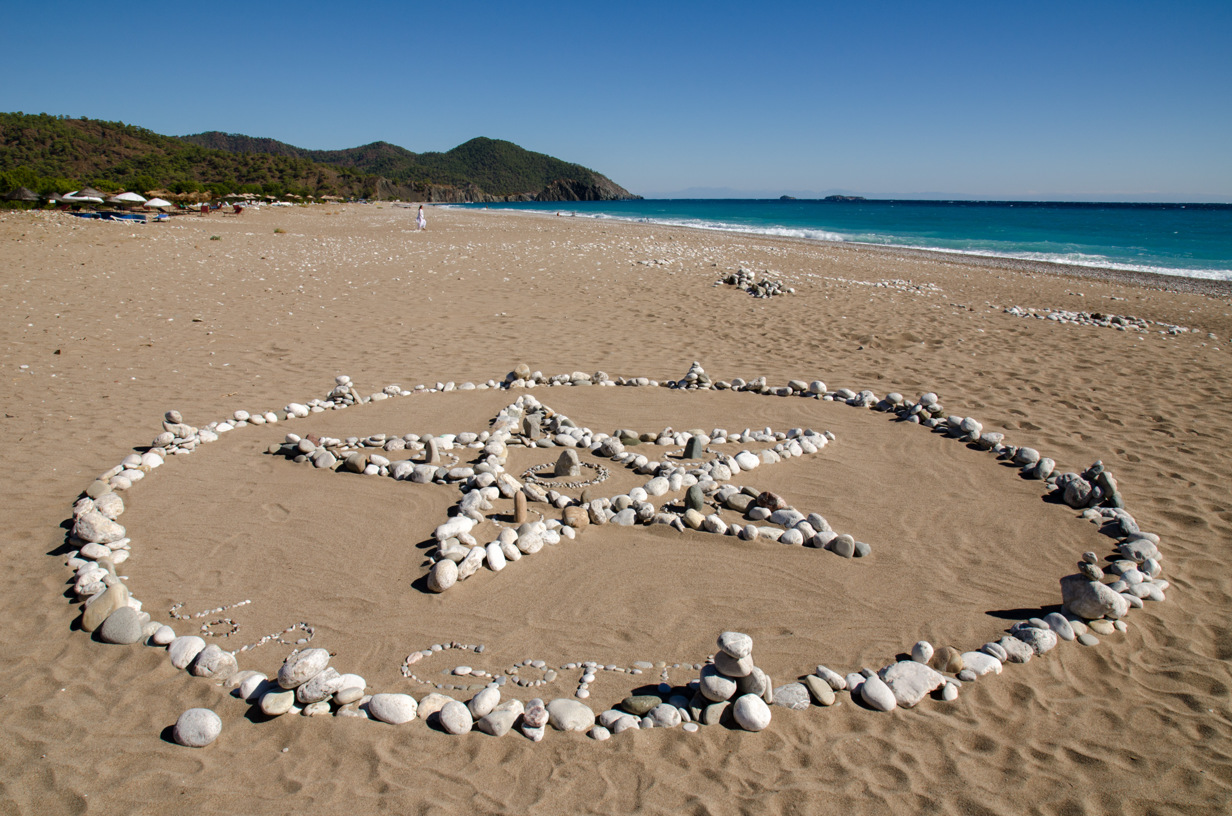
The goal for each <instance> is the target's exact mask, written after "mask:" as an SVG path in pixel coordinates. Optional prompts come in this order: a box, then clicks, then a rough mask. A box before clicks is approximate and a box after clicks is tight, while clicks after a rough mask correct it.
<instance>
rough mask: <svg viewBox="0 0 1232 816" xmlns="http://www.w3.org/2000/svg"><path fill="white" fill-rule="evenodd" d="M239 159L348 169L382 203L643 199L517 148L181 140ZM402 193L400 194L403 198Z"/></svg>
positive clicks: (204, 136)
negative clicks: (368, 178) (420, 198)
mask: <svg viewBox="0 0 1232 816" xmlns="http://www.w3.org/2000/svg"><path fill="white" fill-rule="evenodd" d="M180 138H181V139H182V140H184V141H186V142H189V143H191V144H195V145H199V146H201V147H207V148H210V149H215V150H222V151H225V152H227V153H233V154H246V153H252V154H265V155H275V156H290V157H294V158H298V159H306V160H308V161H313V162H317V163H319V164H327V165H331V166H334V167H347V168H352V169H354V170H357V171H359V172H361V173H365V174H369V175H374V176H377V177H379V178H380V179H382V180H383V181H382V183H381V185H380V189H381V190H383V191H385V192H384V194H379V197H381V198H388V197H396V198H413V197H414V196H415V195H416V194H417V193H426V194H427V197H428V200H432V201H441V200H449V201H463V200H465V201H518V200H522V201H610V200H615V199H630V198H637V196H634V195H633V194H632V193H630V192H629V191H628V190H626V189H624V188H623V187H621V186H620V185H618V184H616V183H615V182H613V181H612V180H611V179H609V178H608V177H607V176H604V175H602V174H601V173H597V172H595V171H594V170H591V169H589V168H586V167H583V166H581V165H580V164H572V163H570V162H566V161H562V160H560V159H557V158H553V157H552V156H548V155H545V154H543V153H535V152H532V151H530V150H526V149H524V148H521V147H519V146H518V145H516V144H514V143H512V142H506V141H502V140H500V139H489V138H485V137H478V138H475V139H471V140H470V141H468V142H465V143H463V144H460V145H458V146H457V147H455V148H454V149H453V150H450V151H447V152H445V153H436V152H429V153H413V152H411V151H410V150H407V149H406V148H404V147H399V146H398V145H394V144H390V143H389V142H372V143H371V144H366V145H361V146H359V147H352V148H347V149H345V150H307V149H304V148H300V147H295V146H294V145H289V144H286V143H284V142H280V141H278V140H276V139H264V138H254V137H251V136H243V135H240V134H230V133H220V132H218V131H211V132H207V133H198V134H194V135H191V136H181V137H180ZM398 193H401V195H399V194H398Z"/></svg>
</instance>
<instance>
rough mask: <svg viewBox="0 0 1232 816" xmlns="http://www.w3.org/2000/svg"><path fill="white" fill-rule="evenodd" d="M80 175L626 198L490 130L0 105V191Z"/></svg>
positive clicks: (120, 183) (302, 187)
mask: <svg viewBox="0 0 1232 816" xmlns="http://www.w3.org/2000/svg"><path fill="white" fill-rule="evenodd" d="M85 185H89V186H92V187H97V188H98V189H101V190H104V191H108V192H111V191H119V190H135V191H138V192H148V191H150V190H168V191H170V192H173V193H188V192H199V191H205V192H209V193H211V194H213V195H218V196H221V195H227V194H230V193H255V194H260V195H276V196H282V195H286V194H297V195H301V196H308V195H315V196H322V195H340V196H345V197H351V196H358V197H366V198H374V197H382V198H402V199H406V200H427V201H462V200H478V201H491V200H505V199H514V198H516V199H524V200H532V199H540V200H560V199H565V200H576V199H588V200H589V199H609V198H630V197H632V196H631V195H630V193H629V192H628V191H627V190H625V189H624V188H622V187H620V186H618V185H616V184H614V183H613V182H612V181H611V180H609V179H607V178H606V177H604V176H602V175H600V174H598V173H595V172H594V171H591V170H588V169H587V168H585V167H582V166H581V165H577V164H570V163H568V162H563V161H561V160H559V159H555V158H552V157H551V156H546V155H544V154H541V153H533V152H531V151H528V150H524V149H522V148H521V147H518V146H517V145H515V144H513V143H511V142H503V141H499V140H495V139H484V138H480V139H472V140H471V141H469V142H467V143H465V144H463V145H459V146H458V147H455V148H454V149H453V150H450V151H448V152H445V153H419V154H417V153H412V152H411V151H409V150H406V149H405V148H401V147H398V146H397V145H393V144H389V143H387V142H373V143H372V144H369V145H364V146H362V147H355V148H349V149H347V150H305V149H303V148H298V147H294V146H292V145H288V144H285V143H283V142H279V141H276V140H274V139H262V138H253V137H250V136H242V135H237V134H225V133H219V132H209V133H201V134H196V135H193V136H184V137H175V136H164V135H161V134H158V133H154V132H153V131H150V130H146V129H145V128H141V127H137V126H135V125H126V124H124V123H122V122H104V121H99V120H91V119H70V118H67V117H62V116H49V115H47V114H23V113H0V193H4V192H7V191H9V190H11V189H14V188H16V187H19V186H24V187H29V188H30V189H32V190H34V191H35V192H38V193H40V194H47V193H53V192H59V193H64V192H69V191H70V190H74V189H78V188H80V187H82V186H85Z"/></svg>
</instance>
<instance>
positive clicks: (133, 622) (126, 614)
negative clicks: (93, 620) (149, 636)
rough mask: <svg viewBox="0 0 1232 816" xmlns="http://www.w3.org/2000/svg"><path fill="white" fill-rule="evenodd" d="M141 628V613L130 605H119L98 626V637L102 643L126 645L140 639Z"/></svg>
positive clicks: (142, 623) (142, 624) (142, 622)
mask: <svg viewBox="0 0 1232 816" xmlns="http://www.w3.org/2000/svg"><path fill="white" fill-rule="evenodd" d="M143 628H144V621H143V620H142V618H141V613H139V612H138V611H137V610H136V609H133V608H132V607H131V606H121V607H120V608H119V609H117V610H116V611H114V612H112V613H111V614H110V615H108V616H107V618H106V620H104V621H103V624H102V626H99V627H98V637H99V640H102V641H103V642H104V643H118V644H122V645H128V644H131V643H136V642H138V641H139V640H141V639H142V631H143Z"/></svg>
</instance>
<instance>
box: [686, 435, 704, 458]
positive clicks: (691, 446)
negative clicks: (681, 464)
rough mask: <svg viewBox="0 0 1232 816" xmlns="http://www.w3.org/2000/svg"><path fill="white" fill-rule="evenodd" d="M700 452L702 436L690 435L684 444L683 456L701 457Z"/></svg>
mask: <svg viewBox="0 0 1232 816" xmlns="http://www.w3.org/2000/svg"><path fill="white" fill-rule="evenodd" d="M702 453H703V451H702V438H701V437H700V436H690V437H689V441H688V442H686V443H685V446H684V458H685V459H701V458H702Z"/></svg>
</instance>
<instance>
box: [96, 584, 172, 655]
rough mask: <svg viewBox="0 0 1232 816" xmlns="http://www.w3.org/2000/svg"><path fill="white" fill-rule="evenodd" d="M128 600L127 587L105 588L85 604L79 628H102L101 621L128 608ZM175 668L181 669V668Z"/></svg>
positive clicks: (114, 586) (112, 586)
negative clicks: (125, 607) (119, 610)
mask: <svg viewBox="0 0 1232 816" xmlns="http://www.w3.org/2000/svg"><path fill="white" fill-rule="evenodd" d="M109 580H110V579H109ZM129 598H130V596H129V594H128V587H126V586H124V585H123V584H121V583H115V584H112V585H111V586H109V587H107V589H105V590H103V592H102V594H100V595H98V596H97V597H96V598H94V600H92V601H90V602H88V603H87V604H86V608H85V611H84V612H82V613H81V628H82V629H83V630H85V631H87V632H93V631H94V630H95V629H97V628H98V627H100V626H102V625H103V621H105V620H107V618H109V617H110V616H111V614H112V613H113V612H115V611H116V610H117V609H119V608H120V607H122V606H128V601H129ZM176 668H183V666H177V667H176Z"/></svg>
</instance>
